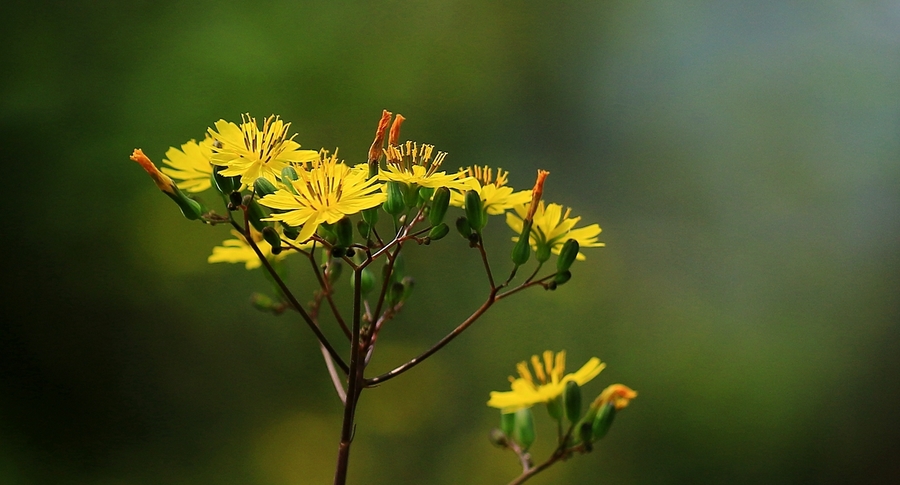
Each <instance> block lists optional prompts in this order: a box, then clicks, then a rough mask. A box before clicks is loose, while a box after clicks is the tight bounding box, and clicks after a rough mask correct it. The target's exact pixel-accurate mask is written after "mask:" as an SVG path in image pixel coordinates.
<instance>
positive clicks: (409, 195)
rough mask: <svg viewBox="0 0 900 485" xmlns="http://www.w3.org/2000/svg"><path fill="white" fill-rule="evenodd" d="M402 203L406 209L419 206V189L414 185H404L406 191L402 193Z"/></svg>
mask: <svg viewBox="0 0 900 485" xmlns="http://www.w3.org/2000/svg"><path fill="white" fill-rule="evenodd" d="M404 185H405V184H404ZM403 202H404V203H405V204H406V206H407V207H416V206H418V205H419V188H418V186H417V185H416V184H410V185H406V190H404V191H403Z"/></svg>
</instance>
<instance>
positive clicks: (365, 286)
mask: <svg viewBox="0 0 900 485" xmlns="http://www.w3.org/2000/svg"><path fill="white" fill-rule="evenodd" d="M359 281H360V287H359V292H360V293H361V294H363V295H368V294H369V292H371V291H372V288H373V287H374V286H375V276H374V275H373V274H372V270H370V269H369V268H363V270H362V271H361V272H360V275H359ZM350 287H351V288H353V289H354V290H355V289H356V272H354V273H353V274H352V275H350Z"/></svg>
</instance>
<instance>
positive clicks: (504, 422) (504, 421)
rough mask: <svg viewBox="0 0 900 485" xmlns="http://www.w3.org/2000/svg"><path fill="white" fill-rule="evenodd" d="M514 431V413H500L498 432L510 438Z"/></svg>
mask: <svg viewBox="0 0 900 485" xmlns="http://www.w3.org/2000/svg"><path fill="white" fill-rule="evenodd" d="M515 429H516V413H500V431H503V434H505V435H506V436H512V434H513V431H515Z"/></svg>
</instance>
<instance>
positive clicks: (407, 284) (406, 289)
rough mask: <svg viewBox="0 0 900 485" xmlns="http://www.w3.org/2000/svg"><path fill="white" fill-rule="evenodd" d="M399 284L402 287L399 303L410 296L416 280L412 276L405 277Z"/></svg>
mask: <svg viewBox="0 0 900 485" xmlns="http://www.w3.org/2000/svg"><path fill="white" fill-rule="evenodd" d="M400 284H401V285H403V291H402V292H401V295H400V301H401V302H403V301H406V300H408V299H409V297H410V296H411V295H412V291H413V288H415V286H416V280H415V279H413V277H412V276H405V277H404V278H403V279H402V280H401V281H400Z"/></svg>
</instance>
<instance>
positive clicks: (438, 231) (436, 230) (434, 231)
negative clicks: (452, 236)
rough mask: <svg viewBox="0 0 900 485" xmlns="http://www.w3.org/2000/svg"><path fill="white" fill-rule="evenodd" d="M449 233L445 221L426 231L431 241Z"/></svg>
mask: <svg viewBox="0 0 900 485" xmlns="http://www.w3.org/2000/svg"><path fill="white" fill-rule="evenodd" d="M449 233H450V227H449V226H447V224H445V223H443V222H442V223H440V224H438V225H436V226H434V227H432V228H431V231H429V232H428V239H431V240H432V241H437V240H439V239H443V238H444V236H446V235H447V234H449Z"/></svg>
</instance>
